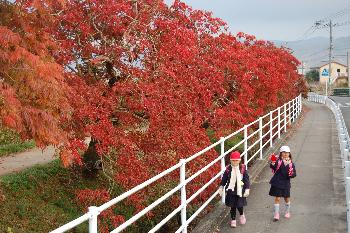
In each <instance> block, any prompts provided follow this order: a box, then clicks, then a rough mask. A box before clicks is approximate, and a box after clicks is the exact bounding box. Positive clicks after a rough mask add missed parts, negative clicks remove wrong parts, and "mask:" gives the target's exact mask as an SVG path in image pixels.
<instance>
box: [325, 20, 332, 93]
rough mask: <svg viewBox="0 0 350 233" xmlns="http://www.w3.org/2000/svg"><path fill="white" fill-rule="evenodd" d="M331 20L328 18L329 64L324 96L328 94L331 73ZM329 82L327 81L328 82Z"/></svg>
mask: <svg viewBox="0 0 350 233" xmlns="http://www.w3.org/2000/svg"><path fill="white" fill-rule="evenodd" d="M332 26H333V25H332V20H329V64H328V79H327V82H326V96H328V84H329V86H330V84H331V74H332V65H331V64H332V47H333V45H332V40H333V38H332ZM328 82H329V83H328Z"/></svg>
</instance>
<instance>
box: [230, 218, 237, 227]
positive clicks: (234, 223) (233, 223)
mask: <svg viewBox="0 0 350 233" xmlns="http://www.w3.org/2000/svg"><path fill="white" fill-rule="evenodd" d="M236 226H237V222H236V220H232V221H231V227H233V228H234V227H236Z"/></svg>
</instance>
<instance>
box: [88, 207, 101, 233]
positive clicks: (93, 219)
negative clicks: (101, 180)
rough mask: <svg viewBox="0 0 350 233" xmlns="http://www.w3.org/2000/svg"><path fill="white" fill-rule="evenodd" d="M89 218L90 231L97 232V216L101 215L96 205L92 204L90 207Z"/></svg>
mask: <svg viewBox="0 0 350 233" xmlns="http://www.w3.org/2000/svg"><path fill="white" fill-rule="evenodd" d="M88 210H89V214H90V218H89V233H97V216H98V215H99V211H98V208H97V207H96V206H90V207H89V208H88Z"/></svg>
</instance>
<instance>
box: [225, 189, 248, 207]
mask: <svg viewBox="0 0 350 233" xmlns="http://www.w3.org/2000/svg"><path fill="white" fill-rule="evenodd" d="M225 204H226V205H227V206H229V207H235V208H240V207H243V206H246V205H247V198H245V197H239V196H237V195H236V194H235V193H234V192H232V190H228V191H227V193H226V198H225Z"/></svg>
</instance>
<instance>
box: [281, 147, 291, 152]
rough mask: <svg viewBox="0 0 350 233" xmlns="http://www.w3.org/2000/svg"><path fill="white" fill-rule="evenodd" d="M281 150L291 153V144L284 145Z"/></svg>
mask: <svg viewBox="0 0 350 233" xmlns="http://www.w3.org/2000/svg"><path fill="white" fill-rule="evenodd" d="M280 152H288V153H290V148H289V146H282V147H281V148H280Z"/></svg>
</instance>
